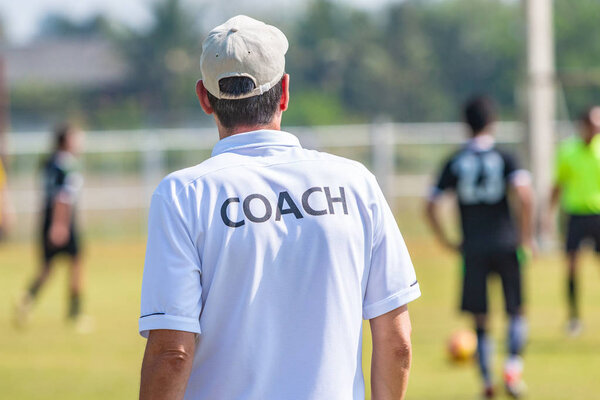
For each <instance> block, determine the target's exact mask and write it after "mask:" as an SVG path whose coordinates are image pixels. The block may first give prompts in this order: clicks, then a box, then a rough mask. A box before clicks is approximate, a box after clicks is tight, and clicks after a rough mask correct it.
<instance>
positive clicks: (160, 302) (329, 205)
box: [139, 130, 420, 400]
mask: <svg viewBox="0 0 600 400" xmlns="http://www.w3.org/2000/svg"><path fill="white" fill-rule="evenodd" d="M212 155H213V156H212V157H211V158H210V159H208V160H206V161H205V162H203V163H201V164H199V165H197V166H195V167H192V168H188V169H184V170H181V171H177V172H175V173H172V174H171V175H169V176H167V177H166V178H165V179H164V180H163V181H162V182H161V183H160V185H159V186H158V188H157V189H156V191H155V193H154V195H153V197H152V205H151V207H150V217H149V227H148V245H147V250H146V263H145V267H144V279H143V285H142V304H141V317H140V320H139V330H140V333H141V334H142V336H144V337H147V335H148V331H150V330H153V329H174V330H181V331H188V332H195V333H197V334H199V335H198V342H197V347H196V353H195V356H194V364H193V369H192V373H191V377H190V380H189V382H188V386H187V391H186V395H185V399H190V400H191V399H194V400H200V399H219V400H242V399H248V400H252V399H254V400H295V399H298V400H348V399H355V400H358V399H361V400H362V399H364V381H363V374H362V369H361V348H362V347H361V346H362V330H361V327H362V319H363V318H364V319H371V318H374V317H377V316H379V315H381V314H384V313H386V312H389V311H391V310H393V309H396V308H398V307H400V306H402V305H404V304H406V303H408V302H410V301H412V300H414V299H416V298H417V297H419V296H420V291H419V285H418V283H417V280H416V277H415V272H414V269H413V266H412V263H411V260H410V257H409V255H408V251H407V250H406V246H405V244H404V241H403V239H402V236H401V235H400V231H399V230H398V227H397V225H396V221H395V220H394V216H393V215H392V213H391V211H390V209H389V207H388V205H387V203H386V201H385V199H384V197H383V194H382V193H381V190H380V188H379V186H378V185H377V182H376V180H375V177H374V176H373V175H372V174H371V173H370V172H369V171H368V170H367V169H366V168H365V167H363V166H362V165H361V164H359V163H358V162H355V161H350V160H347V159H344V158H341V157H336V156H333V155H330V154H326V153H321V152H317V151H312V150H306V149H303V148H302V147H301V146H300V143H299V142H298V139H297V138H296V137H295V136H293V135H291V134H289V133H286V132H280V131H267V130H262V131H255V132H248V133H242V134H237V135H233V136H230V137H228V138H225V139H222V140H221V141H220V142H219V143H218V144H217V145H216V146H215V148H214V150H213V154H212Z"/></svg>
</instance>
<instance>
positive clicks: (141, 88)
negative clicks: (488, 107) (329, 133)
mask: <svg viewBox="0 0 600 400" xmlns="http://www.w3.org/2000/svg"><path fill="white" fill-rule="evenodd" d="M554 4H555V28H556V53H557V68H558V74H559V78H560V82H561V83H562V85H561V87H562V88H564V94H565V97H566V104H567V107H568V111H569V112H570V116H573V114H574V113H578V112H579V110H580V109H582V108H583V107H585V106H587V105H588V104H590V103H600V91H599V90H598V88H599V87H600V69H599V68H598V67H597V66H598V65H600V41H598V40H596V39H595V38H597V37H599V36H600V24H599V23H598V22H597V16H598V15H600V2H598V1H597V0H578V1H571V0H555V1H554ZM151 7H152V9H151V12H152V19H153V22H152V24H151V25H150V26H149V27H148V29H146V30H144V31H141V32H140V31H133V30H127V29H123V28H120V27H118V26H116V25H115V24H114V23H112V22H111V21H109V20H108V19H106V18H104V17H102V16H98V17H93V18H91V19H89V20H87V21H84V22H82V23H79V24H78V23H73V22H72V21H70V20H68V19H66V18H64V17H61V16H57V15H51V16H49V17H47V18H46V20H45V22H44V23H43V25H42V34H44V35H51V36H59V37H60V36H70V37H72V36H89V35H96V36H103V37H107V38H109V39H110V40H112V41H113V42H114V43H115V45H116V46H117V47H118V48H119V49H120V50H121V54H122V56H123V57H124V58H125V60H126V61H127V62H128V64H129V67H130V75H129V76H128V79H127V82H126V83H125V84H123V85H122V86H121V87H118V88H110V89H108V90H105V91H103V90H102V89H94V90H93V91H87V92H84V93H79V92H77V93H72V95H73V97H72V98H69V99H66V98H65V99H64V101H65V102H64V103H63V102H60V103H57V104H59V105H60V107H58V108H59V110H58V114H59V115H62V114H68V112H66V111H65V109H64V107H63V105H64V104H68V105H69V106H68V108H69V109H73V108H75V109H77V110H79V111H78V112H80V113H81V114H82V115H83V116H85V118H86V119H87V120H88V121H89V122H90V124H91V125H92V126H94V127H98V128H100V127H108V126H110V127H135V126H139V125H146V124H149V125H166V126H175V125H190V124H191V122H192V121H197V120H198V115H199V114H201V110H200V109H199V107H198V104H197V100H196V98H195V93H194V83H195V82H196V80H197V79H198V78H199V77H200V70H199V66H198V59H199V56H200V53H201V49H200V44H201V41H202V40H201V38H202V37H204V32H206V31H208V29H210V28H212V26H213V25H214V24H216V23H217V22H222V21H214V22H212V21H211V22H210V26H199V24H198V23H196V20H195V19H194V18H192V13H190V9H189V8H188V7H189V5H186V3H185V2H184V1H183V0H158V1H156V2H153V3H152V5H151ZM267 22H269V20H268V19H267ZM524 24H525V21H524V13H523V7H522V4H521V3H520V2H518V1H506V0H445V1H433V0H404V1H401V2H392V3H390V4H389V5H387V6H385V7H384V8H383V9H381V10H380V11H377V12H367V11H363V10H359V9H355V8H352V7H350V6H348V5H345V4H344V3H343V2H339V1H334V0H312V1H311V2H310V3H309V4H308V5H307V6H306V7H305V8H303V12H302V13H301V14H299V15H296V16H294V17H293V18H292V19H290V20H288V22H287V26H283V27H282V28H283V30H284V31H285V33H286V35H287V36H288V39H289V42H290V49H289V52H288V55H287V70H288V72H289V73H290V74H291V77H292V85H291V94H292V103H291V108H290V110H289V111H288V113H287V115H286V117H285V122H286V123H287V124H292V125H296V124H310V125H319V124H334V123H346V122H348V121H361V122H364V121H369V120H374V119H377V118H381V117H384V118H387V119H391V120H394V121H401V122H403V121H404V122H410V121H451V120H459V119H460V115H459V110H460V106H461V104H462V103H463V102H464V101H465V100H466V99H467V98H468V97H469V96H471V95H474V94H479V93H487V94H490V95H491V96H493V97H494V98H495V99H496V100H497V101H498V103H499V105H500V110H501V113H502V116H503V118H511V119H516V118H518V116H519V115H520V112H519V110H518V109H517V108H518V104H517V101H516V99H515V98H516V97H517V96H516V95H515V94H516V93H518V92H519V91H520V90H521V89H520V88H521V87H522V84H523V82H524V79H525V43H526V37H525V25H524ZM64 92H65V91H64V90H62V89H59V90H55V93H52V94H50V95H49V94H48V93H49V92H48V91H47V90H46V89H43V90H41V91H40V93H35V92H34V91H32V90H30V89H29V88H17V90H16V95H13V109H15V110H17V111H19V110H22V111H27V110H33V112H34V113H35V112H39V113H41V114H42V115H48V113H50V112H54V110H55V109H56V108H57V106H56V104H54V105H52V104H50V102H51V101H50V99H63V98H64ZM107 92H109V93H107ZM561 93H562V92H561ZM95 96H99V97H101V98H103V99H104V98H105V97H106V96H108V97H110V99H109V101H104V100H102V101H100V100H97V99H94V97H95ZM134 103H135V104H134ZM18 115H21V114H18V112H17V116H18ZM349 116H352V118H349ZM17 119H18V118H17ZM204 121H209V119H205V120H204Z"/></svg>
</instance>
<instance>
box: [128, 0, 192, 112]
mask: <svg viewBox="0 0 600 400" xmlns="http://www.w3.org/2000/svg"><path fill="white" fill-rule="evenodd" d="M152 15H153V20H154V21H153V24H152V25H151V27H150V29H148V30H147V31H145V32H142V33H137V32H131V33H130V35H129V37H128V38H126V40H124V41H122V48H123V51H124V54H125V56H126V57H127V59H128V60H129V63H130V65H131V75H130V81H129V88H130V90H131V91H132V92H133V93H136V94H137V95H139V96H140V97H139V98H140V100H141V102H142V104H143V105H144V107H145V108H146V109H149V110H150V111H151V113H152V112H155V111H159V114H158V115H160V114H162V113H167V116H168V117H167V119H168V121H165V122H169V123H174V122H176V121H177V120H178V119H179V118H180V117H181V116H180V113H181V112H182V111H183V110H186V109H188V108H189V107H191V106H195V105H196V102H195V97H194V83H195V79H196V77H197V76H198V75H199V72H198V71H197V68H196V69H193V68H192V67H195V66H196V65H197V63H196V60H195V58H192V57H193V55H195V54H198V55H199V54H200V41H199V39H198V38H199V37H200V34H199V32H198V30H197V26H196V24H195V21H194V20H193V19H192V17H191V15H190V13H189V10H187V9H185V8H184V7H183V5H182V2H181V0H161V1H157V2H156V3H154V4H153V6H152Z"/></svg>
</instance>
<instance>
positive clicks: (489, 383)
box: [473, 314, 494, 398]
mask: <svg viewBox="0 0 600 400" xmlns="http://www.w3.org/2000/svg"><path fill="white" fill-rule="evenodd" d="M473 319H474V323H475V332H476V333H477V364H478V366H479V372H480V373H481V378H482V380H483V385H484V397H486V398H492V397H493V396H494V382H493V379H492V357H493V353H494V349H493V344H492V341H491V339H490V337H489V331H488V317H487V314H473Z"/></svg>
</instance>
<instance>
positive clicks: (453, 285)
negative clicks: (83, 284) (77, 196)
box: [0, 207, 600, 400]
mask: <svg viewBox="0 0 600 400" xmlns="http://www.w3.org/2000/svg"><path fill="white" fill-rule="evenodd" d="M417 211H418V209H417V208H414V207H408V211H407V212H406V216H407V218H406V220H403V219H402V218H401V219H400V227H401V229H402V230H403V232H404V233H405V236H406V240H407V243H408V247H409V249H410V251H411V254H412V257H413V261H414V264H415V267H416V270H417V274H418V277H419V281H420V283H421V289H422V292H423V296H422V297H421V298H420V299H419V300H417V301H416V302H414V303H413V304H411V306H410V311H411V314H412V319H413V344H414V359H413V371H412V375H411V382H410V388H409V395H408V398H409V399H420V400H428V399H431V400H433V399H440V400H441V399H444V400H448V399H460V400H463V399H475V398H477V394H478V392H479V389H480V388H479V386H478V384H479V383H478V378H477V374H476V370H475V366H474V365H464V366H456V365H451V364H449V362H448V361H447V359H446V353H445V341H446V338H447V337H448V335H449V334H450V333H451V332H452V331H453V330H454V329H456V328H459V327H465V326H469V321H468V320H467V319H465V317H464V316H461V315H460V314H459V313H458V312H457V311H456V305H457V302H458V295H457V293H458V287H459V280H458V278H459V272H460V267H459V260H458V259H457V257H455V256H454V255H452V254H449V253H447V252H445V251H443V250H442V249H441V248H440V247H439V246H437V245H436V244H435V243H433V242H432V240H431V238H430V237H429V236H428V235H427V234H426V233H425V231H424V228H423V226H422V225H423V224H422V222H421V221H420V220H419V219H415V217H414V216H415V215H418V214H417ZM403 214H404V213H403ZM410 215H412V217H409V216H410ZM401 217H402V216H401ZM86 244H87V246H86V255H87V258H86V259H87V292H86V301H85V309H86V311H87V313H88V314H89V315H91V316H92V317H93V318H94V319H95V324H96V329H95V331H94V332H93V333H91V334H89V335H78V334H76V333H74V331H73V329H71V327H69V326H68V325H66V324H65V318H64V316H65V314H66V304H67V303H66V298H67V292H66V287H67V274H66V272H67V270H66V267H65V266H64V265H58V266H57V268H56V270H55V274H54V275H53V277H52V278H51V280H50V282H49V285H48V286H47V287H46V288H45V290H44V291H43V293H42V294H41V298H40V299H39V300H40V301H39V303H38V305H37V307H36V309H35V311H34V313H33V316H32V317H33V318H32V322H31V325H30V327H29V329H27V330H26V331H17V330H15V329H14V328H13V326H12V324H11V311H12V305H13V302H14V299H15V298H16V296H17V295H18V293H19V292H20V291H21V290H22V289H23V288H24V286H25V284H26V283H27V281H28V279H29V278H30V276H31V274H32V273H33V271H34V268H35V265H34V262H35V257H36V255H35V254H36V253H35V249H34V247H33V246H32V245H31V244H28V243H20V242H19V243H8V244H4V245H3V246H1V247H0V273H1V276H2V278H1V279H0V398H4V399H15V400H21V399H36V400H37V399H40V400H41V399H61V400H69V399H86V400H95V399H113V400H117V399H132V398H135V397H136V396H137V391H138V383H139V369H140V363H141V358H142V352H143V349H144V344H145V341H144V339H142V338H141V337H140V336H139V335H138V333H137V317H138V308H139V290H140V284H141V277H142V264H143V256H144V247H145V245H144V241H143V239H142V238H123V239H119V240H116V239H114V238H113V239H106V238H104V239H103V238H98V239H96V240H93V241H92V240H87V243H86ZM597 264H598V265H597ZM598 266H600V262H598V263H597V262H596V260H594V258H593V256H592V255H590V254H588V255H586V257H585V263H584V268H583V271H582V276H581V278H582V279H581V283H582V298H581V300H582V308H583V314H584V317H585V327H586V330H585V332H584V334H583V335H582V336H581V337H579V338H577V339H566V338H565V336H564V334H563V324H564V320H565V312H564V306H563V286H564V285H563V280H562V276H563V274H562V272H563V270H562V260H561V257H560V256H559V255H558V254H554V255H549V256H544V257H541V258H539V259H537V260H536V261H535V262H533V263H532V264H530V265H529V266H528V267H527V268H526V279H527V284H526V286H527V299H528V314H529V317H530V322H531V340H530V346H529V347H528V352H527V355H526V371H525V376H526V379H527V382H528V385H529V389H530V390H529V398H530V399H544V400H552V399H557V400H558V399H595V398H598V393H599V392H600V380H598V378H597V377H598V371H600V334H599V333H600V275H599V274H598ZM491 302H492V304H493V312H494V314H495V315H496V317H495V319H494V321H493V331H494V336H495V338H496V350H497V351H496V353H497V357H496V359H495V366H496V370H497V374H496V376H497V377H498V376H499V372H500V369H501V367H502V362H503V352H504V342H503V338H504V329H505V324H504V319H503V317H502V301H501V297H500V288H499V285H498V284H497V282H496V283H495V284H494V285H493V287H492V293H491ZM365 332H368V329H365ZM364 353H365V356H364V365H365V375H366V376H367V379H368V362H369V357H370V356H369V355H370V341H369V338H367V339H366V340H365V351H364ZM282 400H283V399H282Z"/></svg>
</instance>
